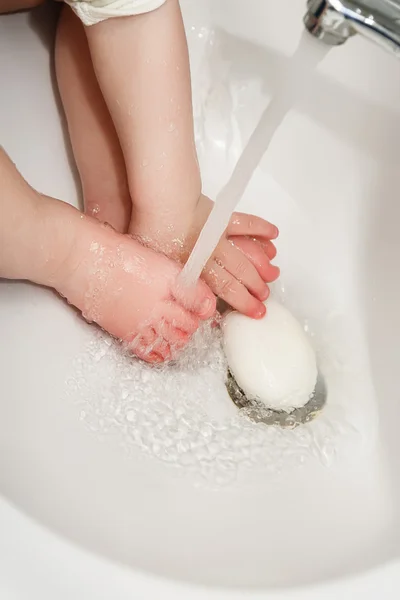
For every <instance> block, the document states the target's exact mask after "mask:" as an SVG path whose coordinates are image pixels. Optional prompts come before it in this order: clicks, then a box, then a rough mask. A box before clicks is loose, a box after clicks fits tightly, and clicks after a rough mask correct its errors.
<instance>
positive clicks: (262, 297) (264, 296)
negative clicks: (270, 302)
mask: <svg viewBox="0 0 400 600" xmlns="http://www.w3.org/2000/svg"><path fill="white" fill-rule="evenodd" d="M268 296H269V288H268V287H267V286H265V289H264V290H263V291H262V292H261V294H260V300H263V301H264V300H266V299H267V298H268Z"/></svg>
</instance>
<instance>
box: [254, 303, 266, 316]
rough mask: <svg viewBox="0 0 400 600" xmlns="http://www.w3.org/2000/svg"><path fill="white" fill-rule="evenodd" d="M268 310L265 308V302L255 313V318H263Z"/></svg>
mask: <svg viewBox="0 0 400 600" xmlns="http://www.w3.org/2000/svg"><path fill="white" fill-rule="evenodd" d="M266 312H267V309H266V308H265V306H264V304H261V306H260V308H259V309H258V310H257V311H256V312H255V313H254V318H255V319H262V318H263V316H264V315H265V313H266Z"/></svg>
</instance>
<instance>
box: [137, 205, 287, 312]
mask: <svg viewBox="0 0 400 600" xmlns="http://www.w3.org/2000/svg"><path fill="white" fill-rule="evenodd" d="M212 206H213V203H212V201H211V200H210V199H209V198H207V197H206V196H203V195H202V196H201V197H200V200H199V202H198V205H197V207H196V211H195V214H194V217H193V215H192V225H191V227H190V228H188V230H187V231H185V232H183V233H181V232H179V233H178V232H177V230H176V228H175V229H174V230H168V229H166V228H165V227H163V226H162V224H158V225H157V227H154V224H152V226H151V228H150V227H147V226H146V221H147V219H146V218H142V216H141V215H138V214H137V212H136V211H135V208H134V211H133V218H132V221H131V224H130V233H131V234H132V235H134V236H135V237H138V238H139V239H141V241H142V242H143V243H144V244H146V245H147V246H149V247H151V248H153V249H155V250H157V251H159V252H163V253H164V254H166V255H167V256H169V257H171V258H173V259H174V260H178V261H179V262H181V263H182V264H184V263H185V262H186V261H187V259H188V257H189V254H190V252H191V251H192V249H193V246H194V244H195V242H196V240H197V238H198V236H199V233H200V231H201V229H202V227H203V225H204V223H205V221H206V220H207V217H208V215H209V213H210V211H211V209H212ZM161 228H162V229H161ZM155 230H156V231H157V236H156V235H154V233H153V232H154V231H155ZM277 236H278V229H277V228H276V227H275V225H272V224H271V223H269V222H268V221H265V220H264V219H261V218H260V217H256V216H253V215H247V214H244V213H234V214H233V215H232V218H231V220H230V223H229V226H228V228H227V230H226V232H225V234H224V236H223V237H222V238H221V240H220V242H219V244H218V246H217V247H216V249H215V251H214V253H213V254H212V256H211V258H210V259H209V261H208V262H207V265H206V267H205V269H204V271H203V276H202V278H203V280H204V281H205V282H206V283H207V284H208V285H209V286H210V288H211V290H212V291H213V292H214V293H215V294H216V295H217V296H219V297H220V298H221V299H222V300H224V301H225V302H227V303H228V304H230V305H231V306H232V307H233V308H235V309H236V310H238V311H239V312H242V313H243V314H245V315H248V316H250V317H253V318H256V319H257V318H261V317H263V316H264V314H265V310H266V309H265V305H264V304H263V301H264V300H266V299H267V297H268V295H269V288H268V285H267V283H269V282H272V281H274V280H275V279H277V278H278V277H279V269H278V267H276V266H274V265H272V264H271V262H270V261H271V260H272V259H273V258H274V257H275V256H276V248H275V246H274V244H273V242H272V241H271V240H273V239H275V238H276V237H277Z"/></svg>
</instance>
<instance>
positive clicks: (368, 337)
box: [0, 0, 400, 600]
mask: <svg viewBox="0 0 400 600" xmlns="http://www.w3.org/2000/svg"><path fill="white" fill-rule="evenodd" d="M182 5H183V8H184V11H185V16H186V20H187V25H188V36H189V44H190V48H191V53H192V62H193V79H194V91H195V100H196V103H195V114H196V127H197V136H198V145H199V150H200V161H201V164H202V170H203V174H204V182H205V191H206V192H207V193H209V194H211V195H214V196H215V193H216V191H217V190H218V189H219V187H220V186H221V184H222V183H223V182H224V181H225V179H226V177H227V175H228V174H229V172H230V170H231V169H232V166H233V164H234V162H235V160H236V158H237V156H238V154H239V152H240V149H241V147H242V146H243V144H244V143H245V141H246V140H247V139H248V137H249V135H250V133H251V131H252V129H253V128H254V126H255V125H256V123H257V118H258V116H259V115H260V114H261V112H262V110H263V108H264V106H265V104H266V102H268V100H269V98H270V97H271V96H272V95H273V92H274V88H275V86H277V85H278V84H279V83H280V81H281V79H282V78H284V77H295V76H298V75H299V72H297V73H293V72H292V70H291V61H290V57H291V55H292V54H293V53H294V51H295V49H296V46H297V44H298V40H299V37H300V35H301V29H302V28H301V17H302V13H303V9H304V3H303V2H302V1H301V0H296V1H295V2H293V0H281V2H279V3H277V2H274V3H273V2H261V1H260V0H251V1H248V2H247V3H246V8H247V10H246V11H244V10H243V2H239V0H212V1H211V0H210V2H201V3H199V2H198V1H197V0H184V1H183V2H182ZM282 22H284V23H285V27H282V26H281V25H282ZM51 29H52V28H51V23H49V24H48V25H45V26H43V15H42V13H41V11H39V12H37V13H35V15H33V16H31V17H27V16H25V15H18V16H10V17H2V18H0V90H1V94H0V108H1V111H0V141H1V143H2V144H3V145H4V147H5V148H6V150H7V151H8V153H9V154H10V155H11V157H12V158H13V159H14V161H15V162H16V164H17V166H18V168H19V169H20V170H21V171H22V173H23V174H24V176H25V177H26V178H27V179H28V181H29V182H30V183H31V184H32V185H33V186H35V187H37V188H38V189H40V190H41V191H42V192H45V193H47V194H50V195H54V196H58V197H61V198H63V199H64V200H68V201H71V202H73V203H76V202H77V190H76V186H75V183H74V178H73V175H72V170H71V166H70V164H69V162H68V152H67V150H66V146H65V139H64V134H63V130H62V120H61V118H60V115H59V113H58V110H57V101H56V96H55V91H54V86H53V82H52V78H51V59H50V49H49V39H50V38H51ZM399 73H400V72H399V64H398V62H396V61H395V60H394V59H392V58H391V57H390V56H387V55H385V54H384V53H383V52H382V51H381V50H379V49H377V48H375V47H372V46H370V45H368V44H367V43H366V42H364V41H363V40H361V39H354V40H351V42H349V43H348V44H346V45H345V46H344V47H343V48H337V49H335V50H334V51H332V52H331V53H330V54H329V55H328V56H327V57H326V58H325V59H324V61H323V63H322V64H321V65H320V67H319V68H318V70H317V72H316V73H315V75H313V76H312V77H311V79H310V82H309V86H308V87H304V90H303V92H304V93H302V94H301V96H300V98H299V99H298V104H297V106H296V107H295V108H294V109H293V110H292V111H290V113H289V114H288V116H287V118H286V119H285V121H284V122H283V124H282V125H281V127H280V128H279V130H278V132H277V134H276V136H275V138H274V141H273V143H272V145H271V147H270V149H269V151H268V153H267V155H266V156H265V157H264V159H263V161H262V164H261V165H260V168H259V169H258V170H257V173H256V174H255V176H254V177H253V180H252V182H251V184H250V187H249V190H248V193H247V195H246V197H245V198H244V200H243V207H245V208H246V209H247V210H249V211H254V212H256V213H257V214H260V215H262V216H265V217H267V218H269V219H270V220H272V221H274V222H276V223H277V224H278V225H279V227H280V230H281V237H280V242H279V255H280V261H279V264H280V266H281V267H282V282H283V283H284V285H285V293H284V294H283V296H284V298H285V299H286V302H287V305H288V306H289V308H290V309H291V310H292V311H293V313H294V314H296V316H297V317H298V318H300V319H308V321H309V327H310V330H311V331H313V332H314V333H315V338H314V342H315V344H316V347H317V350H318V357H319V361H320V364H321V365H322V368H323V370H324V374H325V376H326V379H327V383H328V390H329V394H330V409H329V410H331V411H332V412H331V413H329V412H328V413H327V417H326V418H327V419H328V421H327V423H329V422H330V421H329V418H330V416H331V415H332V414H334V415H336V416H337V415H339V417H338V419H339V421H340V423H342V424H345V425H346V428H345V429H346V432H347V433H346V435H339V434H338V435H337V436H336V437H335V435H334V436H333V439H334V442H335V444H334V448H333V453H334V455H335V460H334V461H333V462H332V465H331V466H330V467H327V466H326V465H324V464H321V462H319V461H314V462H313V461H312V460H309V461H308V462H307V463H306V464H305V465H304V466H303V468H302V469H298V470H294V471H290V473H283V474H282V475H281V476H278V477H270V476H269V475H268V474H266V473H264V472H261V473H258V474H253V477H250V480H249V481H246V482H245V483H243V484H240V485H237V486H235V487H234V488H233V489H231V488H223V489H220V490H207V489H197V488H194V487H193V485H192V484H191V483H190V481H188V480H187V479H185V478H184V477H180V476H178V474H177V473H176V472H175V471H171V470H170V469H168V468H166V467H165V466H164V465H163V464H161V463H158V462H157V461H156V460H154V459H152V458H151V457H147V456H144V455H142V453H141V452H140V450H137V451H136V452H133V453H132V455H131V456H126V455H125V453H124V452H123V451H122V450H121V448H120V447H119V445H118V443H117V442H118V440H115V439H113V438H112V437H110V438H106V439H105V440H104V441H103V442H101V441H100V440H99V439H98V438H97V437H96V436H92V435H89V434H88V432H87V430H86V429H85V428H84V427H83V426H82V424H81V422H80V421H79V411H78V409H77V407H76V406H75V405H74V404H73V403H72V402H69V401H67V400H66V398H65V393H64V391H65V379H66V378H67V377H68V376H69V374H70V368H71V364H70V363H71V359H72V358H73V357H74V356H75V355H76V354H77V353H79V352H80V351H81V350H82V348H83V347H84V345H85V343H86V341H87V340H88V339H89V338H90V336H91V330H90V328H88V327H86V326H84V325H83V324H82V322H81V321H80V320H79V319H78V318H77V316H76V315H75V314H74V313H73V312H72V311H71V310H70V309H69V308H68V307H66V306H65V305H64V304H63V303H62V302H60V301H59V300H58V299H57V298H56V297H55V296H53V294H52V293H51V292H49V291H45V290H41V289H38V288H34V287H32V286H29V285H27V284H20V283H13V284H11V283H4V282H3V283H1V284H0V331H1V347H0V377H1V382H2V383H1V390H2V393H1V400H0V406H1V419H0V493H1V494H2V499H1V501H0V530H1V536H0V596H1V597H2V598H3V597H4V598H7V599H8V598H12V599H14V598H16V599H18V600H28V599H29V600H32V599H35V598H40V599H41V600H47V599H50V598H51V599H53V598H57V599H61V600H62V599H64V598H65V599H68V600H70V599H71V600H72V599H74V600H75V599H76V598H80V597H85V599H86V598H88V599H90V600H92V599H95V600H97V599H103V598H104V599H105V598H107V599H108V598H113V599H115V600H119V599H121V600H125V599H128V598H132V597H140V598H146V599H147V598H150V597H152V598H154V597H156V598H158V597H161V596H162V597H164V598H174V600H175V599H179V598H182V599H183V598H185V599H186V598H190V599H193V600H197V599H203V598H204V599H206V598H207V599H213V598H215V599H216V600H217V599H221V600H223V599H225V598H229V599H234V598H236V597H238V598H239V597H240V598H242V597H243V595H244V596H245V597H249V598H264V599H268V600H270V599H271V600H273V599H275V598H278V597H279V598H284V599H285V600H286V599H288V600H289V599H290V600H292V599H293V600H303V599H304V600H313V599H314V598H315V599H318V600H319V599H320V598H324V599H325V598H326V599H327V600H329V599H330V598H332V599H333V598H337V597H338V596H340V597H342V598H343V599H344V600H353V599H354V598H361V597H362V598H363V599H367V600H369V598H371V600H372V599H375V598H376V597H377V596H378V595H379V596H380V597H383V598H385V599H386V598H387V599H388V600H392V599H393V600H394V599H395V598H398V596H399V592H400V562H399V549H400V540H399V508H398V507H399V506H400V502H399V500H400V464H399V462H400V461H399V456H400V452H399V442H398V439H399V436H398V423H399V417H400V404H399V398H398V395H399V394H398V376H397V375H398V362H399V361H398V359H399V350H398V332H399V331H400V318H399V312H398V305H399V299H400V288H399V282H398V277H397V270H398V266H397V262H398V256H399V244H400V241H399V237H398V223H399V221H400V219H399V217H400V214H399V213H400V209H399V206H400V205H399V203H398V201H397V196H398V189H399V186H400V175H399V169H398V160H399V156H400V136H399V131H400V108H399V101H400V74H399ZM276 293H277V294H278V295H279V294H281V295H282V292H281V290H280V288H277V289H276ZM188 393H189V390H188ZM378 416H379V420H378ZM328 417H329V418H328ZM334 433H335V432H334ZM144 572H146V573H147V574H146V575H144V574H143V573H144ZM160 576H161V577H162V578H160ZM174 581H181V582H185V583H184V584H183V583H182V584H181V583H179V584H178V583H174ZM197 584H202V585H207V586H211V588H202V587H197ZM304 586H306V587H304ZM228 587H230V588H238V587H240V588H241V589H242V591H241V592H239V591H238V590H236V591H234V590H227V588H228ZM276 587H279V588H280V589H279V591H277V590H276V589H275V588H276ZM256 589H258V590H259V591H256Z"/></svg>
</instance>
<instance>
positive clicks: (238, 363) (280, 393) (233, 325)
mask: <svg viewBox="0 0 400 600" xmlns="http://www.w3.org/2000/svg"><path fill="white" fill-rule="evenodd" d="M265 304H266V307H267V314H266V315H265V317H263V318H262V319H260V320H255V319H251V318H250V317H246V316H245V315H242V314H240V313H238V312H236V311H233V312H231V313H229V314H228V315H226V317H225V318H224V320H223V324H222V328H223V335H224V349H225V354H226V357H227V360H228V364H229V368H230V370H231V373H232V375H233V376H234V377H235V379H236V381H237V383H238V385H239V386H240V387H241V388H242V390H243V391H244V392H245V394H246V396H247V397H249V398H256V399H258V400H260V401H262V402H263V403H264V404H265V405H266V406H268V407H269V408H272V409H275V410H286V411H290V410H291V409H294V408H300V407H301V406H304V405H305V404H306V403H307V402H308V401H309V399H310V397H311V395H312V393H313V392H314V389H315V384H316V381H317V375H318V371H317V362H316V357H315V353H314V350H313V348H312V346H311V344H310V342H309V340H308V337H307V335H306V334H305V332H304V330H303V328H302V326H301V325H300V323H299V322H298V321H297V320H296V319H295V317H294V316H293V315H292V314H291V313H290V312H289V311H288V310H287V308H285V307H284V306H282V305H281V304H279V302H277V301H276V300H273V299H269V300H268V301H267V302H266V303H265Z"/></svg>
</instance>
